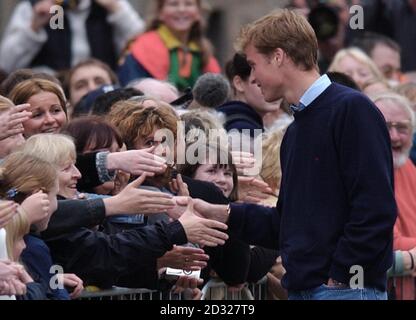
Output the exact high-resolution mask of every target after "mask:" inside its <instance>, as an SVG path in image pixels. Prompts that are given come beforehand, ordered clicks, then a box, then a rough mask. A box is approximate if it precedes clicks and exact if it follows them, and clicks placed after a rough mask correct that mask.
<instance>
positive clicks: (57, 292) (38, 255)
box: [22, 234, 70, 300]
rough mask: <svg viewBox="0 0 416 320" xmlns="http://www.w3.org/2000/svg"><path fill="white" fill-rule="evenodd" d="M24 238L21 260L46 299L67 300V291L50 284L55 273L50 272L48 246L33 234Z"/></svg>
mask: <svg viewBox="0 0 416 320" xmlns="http://www.w3.org/2000/svg"><path fill="white" fill-rule="evenodd" d="M24 240H25V243H26V249H25V250H23V252H22V261H23V264H24V265H25V266H26V268H27V270H28V272H29V274H30V275H31V277H32V278H33V280H34V281H35V282H36V283H38V284H40V285H41V286H42V288H43V290H44V293H45V294H46V297H47V298H48V299H53V300H69V299H70V298H69V294H68V291H66V290H65V289H52V288H51V286H50V281H51V278H52V276H54V275H55V274H54V273H50V272H51V267H52V265H53V262H52V258H51V253H50V251H49V248H48V246H47V245H46V244H45V242H44V241H43V240H42V239H40V238H38V237H37V236H35V235H33V234H27V235H26V236H25V237H24ZM52 282H54V281H52Z"/></svg>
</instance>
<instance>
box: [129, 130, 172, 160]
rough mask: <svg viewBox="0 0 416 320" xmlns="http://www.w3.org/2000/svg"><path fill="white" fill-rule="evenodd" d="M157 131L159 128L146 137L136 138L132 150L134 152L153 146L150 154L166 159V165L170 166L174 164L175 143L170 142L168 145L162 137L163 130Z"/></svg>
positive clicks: (163, 136)
mask: <svg viewBox="0 0 416 320" xmlns="http://www.w3.org/2000/svg"><path fill="white" fill-rule="evenodd" d="M159 130H160V128H155V129H154V130H153V132H152V133H151V134H149V135H148V136H146V137H138V138H137V139H136V141H135V142H134V148H135V149H136V150H140V149H147V148H151V147H153V146H155V149H154V150H153V152H152V153H153V154H155V155H157V156H159V157H163V158H165V159H167V161H168V163H169V164H171V163H172V162H174V156H175V154H174V150H175V146H174V143H175V141H171V142H172V143H169V141H167V140H166V137H165V135H164V131H165V130H161V131H159ZM170 144H171V145H170Z"/></svg>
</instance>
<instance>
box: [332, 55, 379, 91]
mask: <svg viewBox="0 0 416 320" xmlns="http://www.w3.org/2000/svg"><path fill="white" fill-rule="evenodd" d="M336 71H339V72H342V73H345V74H346V75H349V76H350V77H351V78H352V79H353V80H354V81H355V82H356V83H357V84H358V86H359V87H360V88H364V86H365V85H366V84H367V83H368V82H370V81H371V80H373V78H374V76H373V73H372V72H371V69H370V67H368V66H367V65H366V64H364V63H362V62H360V61H358V60H356V59H355V58H353V57H351V56H345V57H344V58H342V59H341V61H340V62H339V65H338V70H336Z"/></svg>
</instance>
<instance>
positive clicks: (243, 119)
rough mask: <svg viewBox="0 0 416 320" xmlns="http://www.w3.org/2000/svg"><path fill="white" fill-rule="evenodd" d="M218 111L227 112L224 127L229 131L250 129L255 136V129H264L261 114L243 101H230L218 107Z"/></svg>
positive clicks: (251, 134) (252, 135)
mask: <svg viewBox="0 0 416 320" xmlns="http://www.w3.org/2000/svg"><path fill="white" fill-rule="evenodd" d="M216 110H217V111H218V112H222V113H224V114H225V124H224V128H225V130H227V131H231V130H232V129H236V130H238V131H239V132H241V131H242V130H243V129H248V130H250V136H251V137H254V136H255V133H256V132H255V131H254V130H255V129H258V130H261V132H262V131H263V130H264V128H263V120H262V118H261V117H260V115H259V114H258V113H257V112H256V111H255V110H254V109H253V108H252V107H250V106H249V105H248V104H246V103H244V102H242V101H235V100H233V101H228V102H226V103H224V104H223V105H221V106H219V107H217V108H216Z"/></svg>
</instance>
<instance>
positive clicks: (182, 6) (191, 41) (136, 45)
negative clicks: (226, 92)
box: [118, 0, 221, 90]
mask: <svg viewBox="0 0 416 320" xmlns="http://www.w3.org/2000/svg"><path fill="white" fill-rule="evenodd" d="M154 4H155V6H156V9H155V14H154V17H153V19H150V23H149V26H148V28H147V32H145V33H143V34H141V35H139V36H138V37H137V38H136V39H135V40H134V41H133V42H132V45H131V47H130V48H129V54H128V56H127V57H126V59H125V61H124V63H123V64H122V65H121V66H120V69H119V74H118V75H119V78H120V82H121V83H122V84H123V85H124V84H127V83H128V82H130V81H131V80H134V79H137V78H144V77H151V78H155V79H158V80H169V81H170V82H171V83H173V84H174V85H175V86H176V87H177V88H178V89H179V90H184V89H186V88H187V87H192V86H193V85H194V83H195V81H196V79H197V78H198V77H199V76H200V75H201V74H202V73H205V72H212V73H219V72H220V71H221V70H220V67H219V65H218V62H217V60H216V59H215V58H214V57H213V55H212V52H211V51H212V50H211V45H210V43H209V41H208V39H207V38H206V37H204V36H203V30H202V7H201V0H158V1H154Z"/></svg>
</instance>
